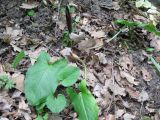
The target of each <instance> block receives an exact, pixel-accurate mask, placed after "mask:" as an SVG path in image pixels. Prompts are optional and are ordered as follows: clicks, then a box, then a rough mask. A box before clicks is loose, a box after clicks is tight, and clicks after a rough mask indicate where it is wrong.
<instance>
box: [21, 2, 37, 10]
mask: <svg viewBox="0 0 160 120" xmlns="http://www.w3.org/2000/svg"><path fill="white" fill-rule="evenodd" d="M38 5H39V3H38V2H32V3H22V5H21V6H20V7H21V8H24V9H33V8H36V7H38Z"/></svg>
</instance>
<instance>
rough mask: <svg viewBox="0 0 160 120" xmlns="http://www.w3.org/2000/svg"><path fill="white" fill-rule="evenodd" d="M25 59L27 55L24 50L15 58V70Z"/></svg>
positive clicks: (13, 64) (13, 65)
mask: <svg viewBox="0 0 160 120" xmlns="http://www.w3.org/2000/svg"><path fill="white" fill-rule="evenodd" d="M24 57H25V53H24V51H23V50H22V51H21V52H20V53H18V55H17V56H16V57H15V59H14V60H13V63H12V67H13V68H16V67H17V65H18V64H19V63H20V61H21V60H22V59H23V58H24Z"/></svg>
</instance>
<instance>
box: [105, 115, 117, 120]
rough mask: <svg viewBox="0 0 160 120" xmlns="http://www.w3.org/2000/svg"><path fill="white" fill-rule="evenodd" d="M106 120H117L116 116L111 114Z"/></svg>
mask: <svg viewBox="0 0 160 120" xmlns="http://www.w3.org/2000/svg"><path fill="white" fill-rule="evenodd" d="M105 120H116V118H115V115H112V114H109V115H107V116H106V119H105Z"/></svg>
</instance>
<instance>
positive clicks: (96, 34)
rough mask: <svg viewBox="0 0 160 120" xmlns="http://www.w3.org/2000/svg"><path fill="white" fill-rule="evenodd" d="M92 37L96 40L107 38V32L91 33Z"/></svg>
mask: <svg viewBox="0 0 160 120" xmlns="http://www.w3.org/2000/svg"><path fill="white" fill-rule="evenodd" d="M91 36H92V37H93V38H94V39H97V38H104V37H106V35H105V32H104V31H102V30H100V31H92V32H91Z"/></svg>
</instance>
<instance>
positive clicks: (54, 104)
mask: <svg viewBox="0 0 160 120" xmlns="http://www.w3.org/2000/svg"><path fill="white" fill-rule="evenodd" d="M46 105H47V107H48V109H50V111H52V112H53V113H59V112H61V111H62V110H63V109H64V108H65V107H66V105H67V103H66V98H65V96H64V95H61V94H59V95H58V96H57V98H55V97H53V95H50V96H48V97H47V101H46Z"/></svg>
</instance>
